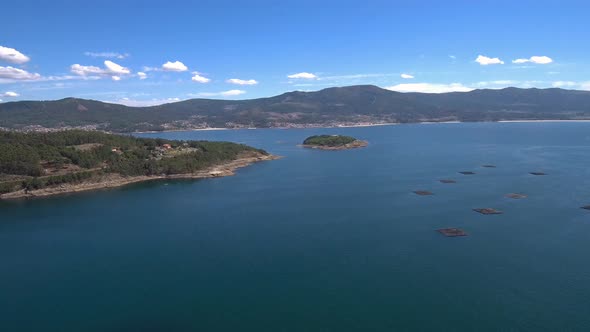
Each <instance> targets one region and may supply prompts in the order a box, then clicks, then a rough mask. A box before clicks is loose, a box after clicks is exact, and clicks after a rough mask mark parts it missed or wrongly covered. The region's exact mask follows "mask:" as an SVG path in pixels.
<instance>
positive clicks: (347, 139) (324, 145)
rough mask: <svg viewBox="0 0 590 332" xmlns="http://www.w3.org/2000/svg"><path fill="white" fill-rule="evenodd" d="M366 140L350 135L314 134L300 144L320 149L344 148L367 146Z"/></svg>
mask: <svg viewBox="0 0 590 332" xmlns="http://www.w3.org/2000/svg"><path fill="white" fill-rule="evenodd" d="M367 145H368V143H367V141H361V140H358V139H356V138H354V137H351V136H343V135H315V136H310V137H308V138H306V139H305V141H303V144H302V146H303V147H305V148H311V149H322V150H346V149H356V148H362V147H365V146H367Z"/></svg>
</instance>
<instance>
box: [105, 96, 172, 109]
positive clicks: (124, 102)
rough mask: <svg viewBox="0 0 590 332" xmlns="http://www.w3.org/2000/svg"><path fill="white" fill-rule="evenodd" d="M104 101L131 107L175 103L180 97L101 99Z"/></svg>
mask: <svg viewBox="0 0 590 332" xmlns="http://www.w3.org/2000/svg"><path fill="white" fill-rule="evenodd" d="M103 101H104V102H105V103H112V104H121V105H125V106H131V107H143V106H157V105H162V104H168V103H175V102H177V101H180V98H165V99H148V100H137V99H130V98H127V97H125V98H120V99H117V100H103Z"/></svg>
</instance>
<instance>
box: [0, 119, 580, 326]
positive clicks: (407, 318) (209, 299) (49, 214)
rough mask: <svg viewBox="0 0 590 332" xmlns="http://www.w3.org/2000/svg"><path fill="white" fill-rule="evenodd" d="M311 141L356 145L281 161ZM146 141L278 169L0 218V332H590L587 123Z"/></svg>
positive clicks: (33, 208)
mask: <svg viewBox="0 0 590 332" xmlns="http://www.w3.org/2000/svg"><path fill="white" fill-rule="evenodd" d="M318 133H342V134H348V135H353V136H356V137H358V138H361V139H366V140H368V141H369V142H370V145H369V147H367V148H365V149H360V150H349V151H338V152H334V151H318V150H307V149H302V148H299V147H297V146H296V144H298V143H300V142H301V141H302V140H303V139H304V138H305V137H307V136H309V135H312V134H318ZM143 136H161V137H166V138H172V139H208V140H229V141H235V142H242V143H246V144H249V145H253V146H257V147H261V148H264V149H267V150H268V151H270V152H272V153H274V154H278V155H282V156H285V158H284V159H281V160H277V161H272V162H265V163H260V164H257V165H254V166H251V167H248V168H245V169H241V170H240V171H239V172H238V175H237V176H234V177H226V178H219V179H209V180H200V181H173V182H172V181H171V182H154V183H146V184H139V185H132V186H128V187H125V188H121V189H115V190H108V191H98V192H92V193H84V194H79V195H71V196H62V197H55V198H49V199H40V200H28V201H17V202H0V262H1V265H0V266H1V268H0V331H11V332H12V331H87V332H93V331H101V332H102V331H117V332H118V331H129V332H131V331H232V332H234V331H273V332H276V331H338V332H340V331H442V330H447V331H589V330H590V315H589V313H590V263H589V262H590V260H589V257H590V212H589V211H586V210H582V209H580V206H582V205H585V204H590V167H589V165H590V123H504V124H490V123H481V124H438V125H400V126H384V127H371V128H345V129H309V130H278V129H277V130H274V129H272V130H238V131H196V132H174V133H160V134H145V135H143ZM483 164H494V165H497V168H482V167H481V165H483ZM458 171H474V172H476V173H477V174H475V175H472V176H465V175H461V174H458V173H457V172H458ZM531 171H542V172H545V173H547V174H548V175H547V176H533V175H530V174H528V172H531ZM443 178H450V179H455V180H457V181H458V182H457V183H456V184H441V183H439V182H438V180H439V179H443ZM418 189H424V190H430V191H433V192H434V193H435V195H434V196H417V195H414V194H413V193H412V191H413V190H418ZM511 192H520V193H525V194H527V195H529V197H528V198H527V199H523V200H511V199H508V198H505V197H504V194H506V193H511ZM477 207H492V208H497V209H500V210H503V211H504V214H502V215H494V216H484V215H479V214H477V213H475V212H473V211H472V210H471V209H472V208H477ZM443 227H460V228H462V229H464V230H465V231H467V232H468V233H469V234H470V236H468V237H463V238H446V237H443V236H441V235H440V234H438V233H436V232H435V231H434V230H435V229H438V228H443Z"/></svg>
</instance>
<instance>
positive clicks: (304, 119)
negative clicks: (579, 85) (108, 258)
mask: <svg viewBox="0 0 590 332" xmlns="http://www.w3.org/2000/svg"><path fill="white" fill-rule="evenodd" d="M554 119H560V120H580V119H590V91H578V90H564V89H557V88H551V89H536V88H532V89H519V88H505V89H500V90H490V89H483V90H473V91H470V92H451V93H440V94H432V93H400V92H395V91H390V90H386V89H382V88H379V87H377V86H372V85H357V86H348V87H336V88H327V89H323V90H320V91H314V92H302V91H293V92H287V93H284V94H281V95H278V96H274V97H269V98H258V99H249V100H214V99H190V100H185V101H180V102H174V103H169V104H163V105H158V106H149V107H129V106H125V105H120V104H113V103H105V102H100V101H96V100H87V99H79V98H65V99H61V100H54V101H17V102H7V103H1V104H0V127H1V128H4V129H17V130H54V129H63V128H85V129H99V130H105V131H112V132H134V131H163V130H180V129H198V128H211V127H221V128H246V127H256V128H269V127H310V126H341V125H354V124H377V123H411V122H424V121H433V122H441V121H499V120H554Z"/></svg>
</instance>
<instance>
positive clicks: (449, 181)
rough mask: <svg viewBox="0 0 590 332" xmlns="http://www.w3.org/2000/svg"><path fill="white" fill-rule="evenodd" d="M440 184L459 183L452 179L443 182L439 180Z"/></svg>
mask: <svg viewBox="0 0 590 332" xmlns="http://www.w3.org/2000/svg"><path fill="white" fill-rule="evenodd" d="M438 181H439V182H440V183H457V181H455V180H451V179H442V180H438Z"/></svg>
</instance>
